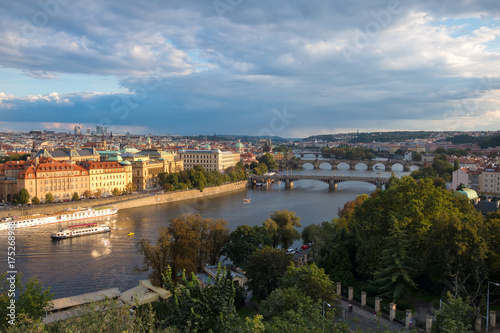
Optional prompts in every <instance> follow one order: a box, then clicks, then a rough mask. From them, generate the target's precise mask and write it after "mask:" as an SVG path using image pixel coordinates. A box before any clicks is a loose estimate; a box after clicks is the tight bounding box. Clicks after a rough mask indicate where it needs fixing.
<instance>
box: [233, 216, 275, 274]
mask: <svg viewBox="0 0 500 333" xmlns="http://www.w3.org/2000/svg"><path fill="white" fill-rule="evenodd" d="M270 245H272V239H271V236H270V234H269V232H268V231H267V230H266V229H265V228H264V227H259V226H254V227H249V226H248V225H246V224H245V225H240V226H238V227H237V228H236V230H234V231H233V232H231V234H230V235H229V243H228V244H227V245H226V246H225V248H224V252H225V253H226V255H227V256H228V258H229V259H230V260H231V261H232V262H233V264H235V265H236V266H238V267H242V268H245V265H246V263H247V260H248V258H249V257H250V255H251V254H252V253H253V252H254V251H255V250H257V249H259V248H262V247H264V246H270Z"/></svg>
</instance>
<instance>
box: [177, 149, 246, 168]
mask: <svg viewBox="0 0 500 333" xmlns="http://www.w3.org/2000/svg"><path fill="white" fill-rule="evenodd" d="M178 155H179V157H180V159H181V160H182V162H183V163H184V170H187V169H192V168H193V167H194V166H195V165H200V166H201V167H202V168H203V169H205V170H207V171H213V170H218V171H220V172H223V171H224V170H226V169H227V168H230V167H232V166H235V165H236V163H237V162H238V161H239V160H240V154H234V153H232V152H230V151H220V150H219V149H215V150H182V151H179V153H178Z"/></svg>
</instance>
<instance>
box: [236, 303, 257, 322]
mask: <svg viewBox="0 0 500 333" xmlns="http://www.w3.org/2000/svg"><path fill="white" fill-rule="evenodd" d="M236 314H237V315H238V317H239V320H238V326H240V327H243V326H245V319H246V318H252V317H253V316H255V315H256V314H257V312H255V311H253V310H252V309H250V308H249V307H246V306H242V307H240V308H238V309H237V310H236Z"/></svg>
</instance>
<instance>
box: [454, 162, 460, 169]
mask: <svg viewBox="0 0 500 333" xmlns="http://www.w3.org/2000/svg"><path fill="white" fill-rule="evenodd" d="M458 169H460V162H459V161H458V159H455V162H454V163H453V171H457V170H458Z"/></svg>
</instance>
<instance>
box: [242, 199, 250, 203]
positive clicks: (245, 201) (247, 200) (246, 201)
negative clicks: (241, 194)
mask: <svg viewBox="0 0 500 333" xmlns="http://www.w3.org/2000/svg"><path fill="white" fill-rule="evenodd" d="M250 201H252V199H243V202H244V203H250Z"/></svg>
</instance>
